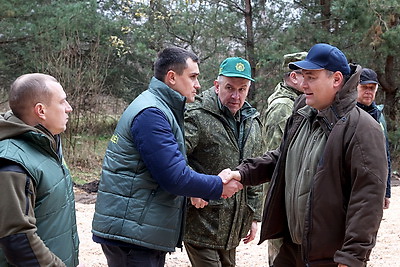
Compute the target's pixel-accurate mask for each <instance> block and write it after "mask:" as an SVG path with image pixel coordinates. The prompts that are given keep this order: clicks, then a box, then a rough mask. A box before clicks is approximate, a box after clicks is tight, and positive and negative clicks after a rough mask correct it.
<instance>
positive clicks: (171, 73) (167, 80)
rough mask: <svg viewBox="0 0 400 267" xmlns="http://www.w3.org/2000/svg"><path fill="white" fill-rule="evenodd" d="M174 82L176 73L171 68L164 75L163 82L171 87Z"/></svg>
mask: <svg viewBox="0 0 400 267" xmlns="http://www.w3.org/2000/svg"><path fill="white" fill-rule="evenodd" d="M175 83H176V73H175V71H173V70H169V71H168V72H167V74H166V75H165V84H166V85H168V86H169V87H171V88H172V87H173V86H174V85H175Z"/></svg>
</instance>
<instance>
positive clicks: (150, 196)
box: [138, 190, 156, 225]
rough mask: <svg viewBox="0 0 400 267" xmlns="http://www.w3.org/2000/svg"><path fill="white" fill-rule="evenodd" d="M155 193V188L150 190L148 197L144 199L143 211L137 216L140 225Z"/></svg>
mask: <svg viewBox="0 0 400 267" xmlns="http://www.w3.org/2000/svg"><path fill="white" fill-rule="evenodd" d="M155 195H156V191H155V190H151V193H150V194H149V196H148V198H147V200H146V204H145V206H144V209H143V212H142V214H140V217H139V220H138V223H139V224H140V225H142V224H143V221H144V218H146V214H147V212H148V211H149V209H150V205H151V202H153V199H154V196H155Z"/></svg>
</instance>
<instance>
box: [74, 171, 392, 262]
mask: <svg viewBox="0 0 400 267" xmlns="http://www.w3.org/2000/svg"><path fill="white" fill-rule="evenodd" d="M392 184H393V186H392V198H391V204H390V209H388V210H385V211H384V215H383V219H382V223H381V227H380V230H379V232H378V239H377V244H376V246H375V248H374V249H373V251H372V254H371V257H370V262H369V264H368V266H372V267H378V266H400V261H399V259H398V257H399V255H400V181H399V180H398V179H396V178H395V179H393V180H392ZM76 195H77V201H78V202H77V203H76V209H77V220H78V231H79V238H80V240H81V243H80V262H81V264H84V266H85V267H92V266H93V267H96V266H107V264H106V259H105V257H104V255H103V253H102V251H101V248H100V245H98V244H96V243H94V242H93V241H92V238H91V233H90V229H91V223H92V217H93V212H94V204H93V203H94V201H95V195H93V194H92V195H88V194H82V193H81V192H77V194H76ZM82 202H84V203H91V204H83V203H82ZM365 223H368V222H365ZM256 241H258V237H257V238H256V240H255V241H253V242H251V243H250V244H247V245H245V244H241V245H239V247H238V249H237V266H238V267H245V266H246V267H247V266H253V267H257V266H260V267H261V266H267V243H266V242H264V243H263V244H262V245H257V242H256ZM166 266H168V267H189V266H190V263H189V260H188V258H187V256H186V253H185V252H184V251H183V252H181V251H177V252H175V253H172V254H170V255H168V256H167V261H166Z"/></svg>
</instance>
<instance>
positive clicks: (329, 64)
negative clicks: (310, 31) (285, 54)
mask: <svg viewBox="0 0 400 267" xmlns="http://www.w3.org/2000/svg"><path fill="white" fill-rule="evenodd" d="M289 68H290V69H292V70H297V69H305V70H322V69H326V70H330V71H333V72H335V71H340V72H341V73H342V74H343V75H349V74H350V67H349V63H348V62H347V58H346V56H345V55H344V54H343V52H342V51H340V50H339V49H338V48H336V47H334V46H332V45H329V44H316V45H314V46H313V47H311V49H310V51H308V54H307V57H306V58H305V59H304V60H302V61H297V62H292V63H289Z"/></svg>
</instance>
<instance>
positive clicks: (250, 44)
mask: <svg viewBox="0 0 400 267" xmlns="http://www.w3.org/2000/svg"><path fill="white" fill-rule="evenodd" d="M244 18H245V24H246V35H247V36H246V52H247V60H248V61H249V63H250V66H251V73H252V75H253V77H255V76H256V67H255V66H256V63H255V58H254V32H253V11H252V6H251V0H246V1H245V12H244ZM254 96H255V85H254V83H252V85H251V88H250V92H249V95H248V99H249V100H253V99H254Z"/></svg>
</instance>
